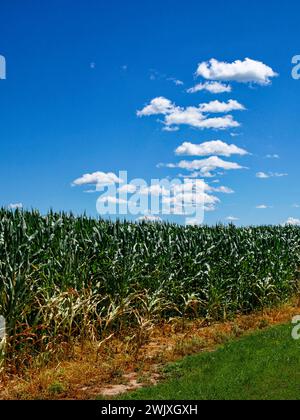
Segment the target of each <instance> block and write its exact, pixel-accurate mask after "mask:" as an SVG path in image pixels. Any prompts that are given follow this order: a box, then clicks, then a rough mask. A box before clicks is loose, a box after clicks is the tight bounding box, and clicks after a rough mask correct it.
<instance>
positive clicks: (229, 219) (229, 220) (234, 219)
mask: <svg viewBox="0 0 300 420" xmlns="http://www.w3.org/2000/svg"><path fill="white" fill-rule="evenodd" d="M226 220H227V221H228V222H237V221H238V220H240V219H239V218H238V217H234V216H228V217H226Z"/></svg>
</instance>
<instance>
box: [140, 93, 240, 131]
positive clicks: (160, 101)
mask: <svg viewBox="0 0 300 420" xmlns="http://www.w3.org/2000/svg"><path fill="white" fill-rule="evenodd" d="M244 109H245V108H244V106H243V105H241V104H240V103H238V102H237V101H235V100H229V101H228V102H219V101H212V102H209V103H203V104H200V105H199V106H198V107H195V106H188V107H186V108H184V107H179V106H176V105H175V104H174V103H172V102H171V101H170V100H169V99H167V98H164V97H162V96H161V97H157V98H154V99H152V100H151V102H150V103H149V104H148V105H146V106H145V107H144V108H143V109H142V110H139V111H137V116H138V117H146V116H152V115H163V116H164V121H163V123H164V125H165V129H166V130H172V131H173V130H177V129H178V126H180V125H188V126H190V127H194V128H199V129H217V130H224V129H227V128H236V127H239V126H240V124H239V123H238V122H237V121H235V120H234V118H233V116H232V115H225V116H219V117H210V116H209V115H207V114H211V113H227V112H231V111H241V110H244Z"/></svg>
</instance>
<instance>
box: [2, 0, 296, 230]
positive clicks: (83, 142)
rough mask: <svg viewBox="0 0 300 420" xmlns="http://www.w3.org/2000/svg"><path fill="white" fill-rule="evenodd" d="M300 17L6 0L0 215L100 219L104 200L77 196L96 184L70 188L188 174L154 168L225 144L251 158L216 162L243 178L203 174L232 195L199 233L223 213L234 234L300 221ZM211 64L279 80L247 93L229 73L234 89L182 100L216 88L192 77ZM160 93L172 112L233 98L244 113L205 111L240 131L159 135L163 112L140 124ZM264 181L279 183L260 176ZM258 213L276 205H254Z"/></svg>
mask: <svg viewBox="0 0 300 420" xmlns="http://www.w3.org/2000/svg"><path fill="white" fill-rule="evenodd" d="M299 13H300V5H299V2H296V1H293V2H292V1H290V2H285V3H282V2H279V1H278V2H277V1H273V2H272V6H271V5H270V2H269V1H264V2H261V1H245V0H242V1H241V0H240V1H220V0H219V1H218V0H216V1H214V2H213V3H211V4H209V3H208V2H201V1H196V0H187V1H184V2H183V1H179V0H178V1H169V0H164V1H163V2H162V1H155V0H153V1H151V2H149V1H147V2H146V1H142V2H141V1H134V0H132V1H128V2H124V1H114V0H112V1H109V2H108V1H99V0H89V1H82V0H77V1H76V2H74V1H69V0H60V1H57V0H52V1H51V2H50V1H46V0H45V1H43V2H40V1H35V0H28V1H26V2H24V1H21V0H19V1H18V0H14V1H11V2H5V4H2V5H1V14H0V40H1V41H0V54H1V55H3V56H4V57H5V59H6V64H7V78H6V80H0V115H1V117H0V118H1V153H0V183H1V202H0V205H3V206H8V205H10V204H17V203H23V206H24V207H26V208H38V209H40V210H41V211H42V212H46V211H47V210H48V209H49V208H53V209H54V210H66V211H70V210H72V211H73V212H75V213H77V214H80V213H82V212H84V211H86V212H87V213H88V214H90V215H93V216H96V214H97V212H96V200H97V198H98V195H99V194H98V195H97V193H95V194H87V193H84V191H85V190H87V189H89V188H90V187H91V186H86V185H81V186H75V187H74V186H73V187H72V186H71V184H72V182H73V181H74V180H76V179H80V178H81V177H82V176H83V175H84V174H93V173H95V172H98V171H100V172H103V173H110V172H112V173H115V174H118V172H119V170H127V171H128V176H129V178H130V179H133V178H144V179H145V180H147V181H150V179H151V178H163V177H166V176H171V177H176V176H177V175H178V174H179V173H184V174H185V175H188V174H189V173H190V172H188V171H184V170H182V169H179V168H178V169H176V168H173V169H172V168H168V167H160V168H158V167H157V164H158V163H161V162H162V163H165V164H167V163H173V164H176V163H178V162H180V161H181V160H188V161H190V160H200V159H207V158H209V157H210V156H201V157H199V156H176V155H175V153H174V150H175V149H176V148H178V147H179V146H180V145H181V144H182V143H184V142H189V143H192V144H197V145H199V144H202V143H203V142H208V141H212V140H220V141H222V142H223V143H226V144H229V145H231V144H234V145H236V146H237V147H238V148H241V149H244V150H247V151H248V152H249V153H251V154H249V155H245V156H240V155H232V156H229V157H224V156H219V158H220V159H222V160H224V161H230V162H235V163H238V164H239V165H241V166H244V167H247V169H239V170H230V171H227V170H225V171H222V172H223V174H222V175H218V176H217V175H216V174H214V175H215V177H214V178H205V182H206V183H207V185H210V186H211V187H213V188H217V187H218V186H223V185H224V186H226V187H228V188H230V189H232V190H234V193H233V194H220V193H217V192H216V193H214V194H213V195H214V196H216V197H218V198H219V200H220V202H218V203H217V204H216V206H215V208H214V211H209V212H207V213H206V215H205V222H206V223H209V224H211V223H216V222H219V221H221V222H226V221H227V218H228V217H234V218H237V219H239V220H238V221H237V223H238V224H241V225H247V224H266V223H275V224H278V223H283V222H284V221H286V220H287V219H288V218H290V217H292V218H295V219H300V208H298V207H296V206H295V204H296V205H300V196H299V192H300V184H299V175H300V168H299V128H300V122H299V104H300V80H299V81H297V80H294V79H293V78H292V77H291V70H292V64H291V60H292V57H293V56H295V55H297V54H300V42H299V35H298V31H299V24H298V16H299ZM212 58H214V59H216V60H218V62H225V63H227V64H230V63H233V62H235V61H236V60H241V62H242V63H243V62H244V60H245V58H250V59H252V60H255V62H259V63H264V65H265V66H268V68H271V69H272V70H273V71H274V72H276V73H278V75H279V76H278V77H270V78H269V81H270V83H269V84H268V85H262V84H261V83H255V82H251V83H241V82H240V80H241V77H242V75H241V74H240V73H238V72H237V74H236V75H235V76H234V77H233V79H234V80H224V79H222V80H219V83H222V84H224V85H230V86H231V89H232V90H231V92H225V93H220V94H213V93H210V92H207V91H199V92H197V93H188V92H187V89H189V88H191V87H193V86H195V85H196V84H198V83H205V82H209V81H210V80H208V79H205V78H204V77H203V75H201V76H199V77H197V78H196V77H195V72H196V70H197V67H198V64H199V63H203V62H207V61H209V60H210V59H212ZM242 71H243V67H242ZM258 74H260V73H259V71H258ZM216 77H217V76H216ZM220 77H221V76H220ZM239 78H240V80H239ZM175 80H179V81H182V82H183V84H179V85H176V83H175ZM212 80H213V79H212ZM212 80H211V81H212ZM161 97H163V98H166V99H168V100H169V101H170V102H171V103H172V104H173V106H174V107H180V109H183V108H186V107H198V106H199V104H203V103H205V104H207V103H210V102H212V101H219V102H221V103H223V102H225V103H227V104H228V101H229V100H235V101H237V102H238V103H239V104H242V105H243V106H244V107H245V108H246V110H244V111H230V112H229V113H228V114H224V113H222V114H221V115H219V114H217V115H216V114H213V115H210V116H211V117H222V118H223V117H224V116H225V117H226V115H232V116H233V118H234V120H235V121H238V122H239V123H240V127H238V128H233V129H226V130H215V129H199V128H195V127H194V126H191V125H188V124H184V125H179V126H178V130H177V131H164V130H163V128H165V127H166V126H165V125H164V124H163V123H162V122H161V121H163V120H164V118H165V117H166V114H164V115H152V116H143V117H141V116H140V117H138V116H137V111H138V110H140V111H141V110H142V109H143V108H144V107H145V105H147V104H149V103H150V101H151V100H153V99H154V98H161ZM205 117H207V118H208V116H205ZM158 120H159V121H158ZM176 127H177V126H176ZM173 128H174V127H173ZM232 134H234V137H233V136H232ZM267 155H278V156H279V158H267V157H266V156H267ZM215 172H218V170H216V171H215ZM259 172H264V173H265V174H273V175H274V174H275V175H276V174H282V175H285V176H270V177H269V178H265V179H263V178H258V177H257V176H256V175H257V173H259ZM200 175H203V173H202V174H200ZM216 180H219V181H220V183H219V184H217V183H215V182H214V181H216ZM260 205H265V206H267V207H270V208H265V209H257V208H256V207H257V206H260ZM164 219H165V218H164ZM170 220H175V221H181V219H180V218H179V217H175V218H174V217H170Z"/></svg>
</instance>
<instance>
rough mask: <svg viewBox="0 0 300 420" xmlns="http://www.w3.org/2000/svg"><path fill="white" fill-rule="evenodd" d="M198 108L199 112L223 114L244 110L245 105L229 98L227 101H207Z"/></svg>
mask: <svg viewBox="0 0 300 420" xmlns="http://www.w3.org/2000/svg"><path fill="white" fill-rule="evenodd" d="M199 109H200V111H201V112H208V113H215V114H223V113H227V112H231V111H244V110H245V107H244V105H242V104H240V103H239V102H238V101H235V100H233V99H229V101H228V102H220V101H218V100H216V101H211V102H209V103H204V104H200V105H199Z"/></svg>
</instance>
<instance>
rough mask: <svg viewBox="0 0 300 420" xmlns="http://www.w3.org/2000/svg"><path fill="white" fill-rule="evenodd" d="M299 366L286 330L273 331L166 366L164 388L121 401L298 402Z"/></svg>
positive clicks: (297, 349) (297, 350) (296, 347)
mask: <svg viewBox="0 0 300 420" xmlns="http://www.w3.org/2000/svg"><path fill="white" fill-rule="evenodd" d="M299 366H300V342H299V341H295V340H293V339H292V337H291V325H283V326H277V327H272V328H269V329H267V330H266V331H260V332H256V333H253V334H251V335H249V336H247V337H243V338H241V339H240V340H238V341H232V342H228V343H227V344H225V345H223V346H222V347H221V348H219V349H218V350H217V351H215V352H206V353H202V354H198V355H194V356H188V357H186V358H184V359H183V360H182V361H179V362H177V363H173V364H170V365H169V366H167V368H166V370H165V371H166V375H167V379H166V381H165V382H163V383H161V384H159V385H157V386H154V387H148V388H143V389H140V390H138V391H135V392H133V393H130V394H128V395H126V396H125V397H124V396H123V397H122V399H123V398H125V399H140V400H143V399H145V400H147V399H155V400H299V399H300V371H299Z"/></svg>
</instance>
